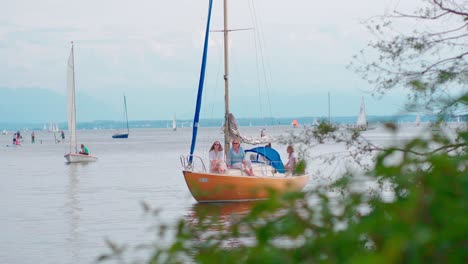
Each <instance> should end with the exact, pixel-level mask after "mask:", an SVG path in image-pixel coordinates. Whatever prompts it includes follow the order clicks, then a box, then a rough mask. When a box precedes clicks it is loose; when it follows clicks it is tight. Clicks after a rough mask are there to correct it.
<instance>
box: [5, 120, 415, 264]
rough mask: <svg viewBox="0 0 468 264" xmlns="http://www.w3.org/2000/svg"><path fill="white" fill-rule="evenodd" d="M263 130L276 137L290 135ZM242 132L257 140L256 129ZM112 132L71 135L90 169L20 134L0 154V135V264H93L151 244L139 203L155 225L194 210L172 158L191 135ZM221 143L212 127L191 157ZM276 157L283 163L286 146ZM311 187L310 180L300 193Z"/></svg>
mask: <svg viewBox="0 0 468 264" xmlns="http://www.w3.org/2000/svg"><path fill="white" fill-rule="evenodd" d="M268 129H269V131H268V132H269V133H270V135H272V136H275V135H279V134H281V133H283V132H284V131H285V130H287V129H290V128H286V127H276V128H268ZM242 130H243V133H244V134H246V135H250V136H258V135H259V134H260V130H261V127H246V128H242ZM113 132H114V131H111V130H80V131H79V132H78V141H79V143H84V144H85V145H87V146H88V148H89V150H90V153H91V154H93V155H96V156H98V158H99V159H98V161H97V162H95V163H89V164H66V163H65V159H64V157H63V155H64V154H65V153H66V152H67V151H68V143H58V144H56V143H55V142H54V135H53V134H52V133H47V132H36V143H35V144H31V140H30V134H31V133H30V131H29V132H23V133H22V134H23V139H24V143H23V145H22V146H21V147H7V146H6V145H8V144H11V142H12V140H11V139H12V135H11V134H8V135H0V160H1V163H0V178H1V184H0V205H1V208H2V210H0V233H1V236H0V263H60V264H63V263H92V262H94V261H95V259H96V257H97V256H99V255H100V254H103V253H106V252H107V249H106V244H105V239H106V238H107V239H110V240H112V241H116V242H119V243H126V244H129V245H136V244H138V243H141V242H148V241H152V239H154V232H148V228H149V227H150V226H151V225H152V224H154V222H152V221H154V219H150V218H148V217H146V216H145V215H144V213H143V210H142V206H141V202H142V201H145V202H147V203H148V204H149V205H151V206H152V207H153V208H160V209H162V210H163V214H161V216H160V220H161V221H164V222H167V223H174V222H175V221H176V220H177V219H179V218H181V217H187V216H190V214H191V213H192V212H193V211H194V208H195V207H196V206H197V204H196V201H195V200H194V199H193V198H192V196H191V194H190V192H189V190H188V188H187V186H186V184H185V181H184V179H183V175H182V172H181V170H182V167H181V164H180V159H179V157H180V155H181V154H185V155H186V154H188V152H189V147H190V146H189V144H190V141H191V134H192V131H191V129H190V128H185V129H179V130H177V131H175V132H174V131H172V130H170V129H162V128H161V129H143V128H142V129H133V130H132V131H131V134H130V137H129V138H128V139H120V140H117V139H112V138H111V135H112V133H113ZM366 133H368V137H369V138H371V139H372V140H374V141H375V142H391V141H394V140H395V138H393V137H389V136H388V133H386V132H384V131H383V130H382V129H376V130H374V131H369V132H366ZM402 136H403V137H405V138H406V137H410V136H414V131H409V132H408V133H407V134H405V133H403V134H402ZM222 137H223V134H222V133H221V132H220V130H219V128H201V129H200V131H199V140H198V141H197V150H196V153H197V154H198V155H201V156H204V157H207V153H208V149H209V146H210V145H211V143H212V142H213V141H214V140H222ZM41 141H42V143H41ZM273 147H275V148H276V147H277V146H275V144H273ZM244 148H249V146H244ZM321 148H322V149H321V150H320V149H319V150H317V151H319V152H320V153H326V152H327V151H330V152H333V151H336V149H335V148H333V146H330V145H328V146H327V145H323V146H321ZM277 150H278V151H279V152H280V154H281V156H282V159H283V161H285V160H286V151H285V146H278V148H277ZM316 166H317V167H319V166H328V165H326V164H316ZM311 171H312V172H313V171H314V170H311ZM334 173H336V172H334ZM316 182H317V181H316V178H314V176H313V175H311V177H310V180H309V184H308V185H307V186H306V189H307V188H311V187H312V186H313V185H314V184H316Z"/></svg>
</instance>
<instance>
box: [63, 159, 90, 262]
mask: <svg viewBox="0 0 468 264" xmlns="http://www.w3.org/2000/svg"><path fill="white" fill-rule="evenodd" d="M68 165H69V166H67V168H68V179H69V180H68V182H69V183H68V186H67V203H66V204H65V208H66V210H65V212H66V214H67V215H66V217H68V219H69V223H70V227H69V236H68V238H67V242H68V245H69V247H70V250H71V263H79V255H80V245H79V232H78V229H79V226H80V211H81V210H82V208H81V207H80V201H79V199H78V193H79V187H80V180H79V178H78V176H77V170H78V169H79V167H81V166H86V164H77V163H70V164H68Z"/></svg>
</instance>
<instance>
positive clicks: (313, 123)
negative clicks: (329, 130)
mask: <svg viewBox="0 0 468 264" xmlns="http://www.w3.org/2000/svg"><path fill="white" fill-rule="evenodd" d="M318 125H319V122H318V121H317V118H316V117H314V121H313V122H312V126H318Z"/></svg>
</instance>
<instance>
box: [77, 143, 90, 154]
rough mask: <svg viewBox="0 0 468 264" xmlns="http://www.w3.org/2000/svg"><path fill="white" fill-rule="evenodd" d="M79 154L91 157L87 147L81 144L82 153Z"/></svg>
mask: <svg viewBox="0 0 468 264" xmlns="http://www.w3.org/2000/svg"><path fill="white" fill-rule="evenodd" d="M79 153H80V154H82V155H89V150H88V148H87V147H85V145H83V144H81V151H80V152H79Z"/></svg>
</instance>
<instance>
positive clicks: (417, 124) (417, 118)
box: [414, 114, 421, 126]
mask: <svg viewBox="0 0 468 264" xmlns="http://www.w3.org/2000/svg"><path fill="white" fill-rule="evenodd" d="M414 123H415V124H416V126H420V125H421V115H420V114H418V115H417V116H416V121H415V122H414Z"/></svg>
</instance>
